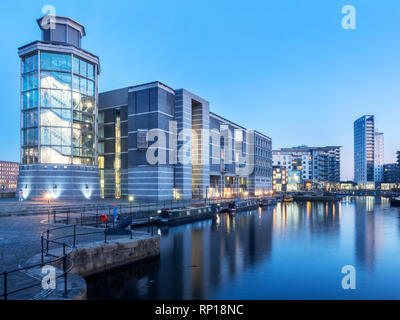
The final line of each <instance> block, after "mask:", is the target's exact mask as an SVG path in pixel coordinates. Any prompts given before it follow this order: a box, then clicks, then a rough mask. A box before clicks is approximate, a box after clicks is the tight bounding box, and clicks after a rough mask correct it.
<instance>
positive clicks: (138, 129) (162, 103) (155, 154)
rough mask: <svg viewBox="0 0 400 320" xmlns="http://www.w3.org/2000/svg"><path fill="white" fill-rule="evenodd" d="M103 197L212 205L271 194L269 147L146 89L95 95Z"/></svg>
mask: <svg viewBox="0 0 400 320" xmlns="http://www.w3.org/2000/svg"><path fill="white" fill-rule="evenodd" d="M98 150H99V170H100V185H101V194H102V196H103V197H117V198H119V197H133V198H135V199H143V200H153V201H154V200H170V199H192V198H201V199H203V198H212V197H223V196H234V195H238V196H239V195H241V194H243V195H246V194H256V193H257V194H258V193H261V192H265V191H270V190H272V165H271V139H270V138H269V137H267V136H265V135H263V134H261V133H259V132H257V131H254V130H248V129H245V128H243V127H241V126H239V125H237V124H235V123H233V122H231V121H229V120H227V119H225V118H222V117H220V116H218V115H216V114H214V113H212V112H210V105H209V102H208V101H206V100H205V99H203V98H201V97H199V96H197V95H195V94H193V93H191V92H189V91H187V90H185V89H178V90H174V89H173V88H171V87H169V86H167V85H165V84H162V83H160V82H152V83H147V84H142V85H137V86H132V87H127V88H122V89H117V90H113V91H109V92H104V93H100V95H99V146H98Z"/></svg>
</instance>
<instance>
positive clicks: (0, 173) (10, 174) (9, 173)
mask: <svg viewBox="0 0 400 320" xmlns="http://www.w3.org/2000/svg"><path fill="white" fill-rule="evenodd" d="M18 171H19V163H18V162H9V161H0V192H15V191H16V190H17V183H18Z"/></svg>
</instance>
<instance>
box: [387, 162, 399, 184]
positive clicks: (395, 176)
mask: <svg viewBox="0 0 400 320" xmlns="http://www.w3.org/2000/svg"><path fill="white" fill-rule="evenodd" d="M383 182H384V183H399V182H400V168H399V165H398V164H397V163H387V164H385V165H383Z"/></svg>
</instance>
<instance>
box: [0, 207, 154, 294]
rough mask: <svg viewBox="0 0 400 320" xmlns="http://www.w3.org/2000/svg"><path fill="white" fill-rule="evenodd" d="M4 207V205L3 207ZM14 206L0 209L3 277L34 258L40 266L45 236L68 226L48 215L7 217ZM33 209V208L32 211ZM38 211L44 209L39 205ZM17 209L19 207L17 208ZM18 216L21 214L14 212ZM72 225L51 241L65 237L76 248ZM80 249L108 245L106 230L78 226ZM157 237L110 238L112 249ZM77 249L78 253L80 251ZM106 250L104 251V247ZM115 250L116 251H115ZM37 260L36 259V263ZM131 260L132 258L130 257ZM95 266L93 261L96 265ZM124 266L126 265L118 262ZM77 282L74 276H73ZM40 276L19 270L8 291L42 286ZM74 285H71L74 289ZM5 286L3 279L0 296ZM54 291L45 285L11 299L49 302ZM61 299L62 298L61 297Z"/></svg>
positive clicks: (138, 233)
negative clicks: (122, 244)
mask: <svg viewBox="0 0 400 320" xmlns="http://www.w3.org/2000/svg"><path fill="white" fill-rule="evenodd" d="M3 204H4V206H3ZM12 204H14V205H15V204H17V205H18V204H19V203H18V202H15V201H1V202H0V208H1V210H2V213H3V215H0V274H2V273H3V272H5V271H10V270H14V269H17V268H19V267H25V266H27V265H32V264H34V262H35V261H34V260H35V259H33V257H35V256H36V263H37V262H38V261H37V260H38V257H40V255H41V248H42V244H41V235H42V234H43V233H46V230H48V229H51V228H54V227H60V226H64V225H63V224H59V223H57V224H56V225H54V224H53V223H49V222H48V221H47V219H48V215H47V214H38V213H36V214H35V213H31V214H29V215H28V214H26V213H23V214H15V215H7V214H4V213H6V212H7V211H8V210H5V208H6V207H7V208H10V209H11V208H12ZM35 205H36V204H35V203H22V204H21V205H20V206H18V207H17V206H15V207H17V208H16V209H21V208H24V207H25V206H26V207H31V208H32V207H34V206H35ZM26 207H25V208H26ZM31 208H30V209H31ZM37 208H38V209H39V208H40V206H39V205H38V207H37ZM14 209H15V208H14ZM14 212H15V213H17V212H21V211H17V210H14ZM71 232H72V226H71V227H67V228H61V229H57V230H55V231H52V232H51V234H50V237H49V238H50V239H53V238H63V237H65V238H64V239H62V241H63V242H65V243H66V244H67V245H70V246H72V242H73V237H72V236H71ZM76 234H77V235H78V236H77V237H76V250H78V251H79V250H80V249H82V248H96V247H102V246H104V228H95V227H93V226H80V225H77V226H76ZM150 238H153V237H152V236H151V235H149V234H147V233H146V232H143V231H134V232H133V234H132V239H131V237H130V235H126V234H125V235H107V244H108V247H110V246H112V244H113V243H126V242H131V243H135V241H139V240H143V239H150ZM76 250H75V251H76ZM102 250H104V248H102ZM114 250H115V249H114ZM32 259H33V260H32ZM128 259H129V258H128ZM92 263H93V262H92ZM109 263H110V262H109V261H106V262H104V265H106V264H109ZM118 263H122V262H118ZM0 278H1V276H0ZM70 279H74V276H72V277H70ZM40 280H41V278H40V273H39V277H38V271H37V270H36V273H35V274H34V272H30V271H26V270H24V271H19V272H17V273H13V274H12V275H10V276H9V277H8V285H7V287H8V288H7V289H8V291H12V290H15V289H18V288H19V287H23V286H29V285H31V284H34V283H40ZM73 282H75V283H77V282H78V283H79V279H78V280H77V279H76V277H75V280H73ZM70 285H71V284H69V286H70ZM3 290H4V283H3V279H1V281H0V294H2V293H3ZM51 294H52V292H48V291H47V292H44V290H42V289H41V286H37V287H35V288H32V289H29V290H24V291H23V292H20V293H17V294H15V295H12V296H10V297H9V299H35V298H37V299H45V298H51ZM58 298H59V297H58Z"/></svg>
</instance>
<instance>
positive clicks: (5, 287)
mask: <svg viewBox="0 0 400 320" xmlns="http://www.w3.org/2000/svg"><path fill="white" fill-rule="evenodd" d="M46 234H47V235H48V234H49V233H48V230H47V231H46ZM45 243H46V244H45ZM50 243H51V244H54V245H60V246H61V247H62V254H61V255H53V254H51V253H50V252H49V244H50ZM45 247H46V248H47V251H46V250H45ZM67 248H69V249H72V247H71V246H69V245H68V244H66V243H65V242H59V241H57V240H53V239H49V237H46V238H45V237H44V236H43V234H42V235H41V249H40V252H41V259H40V263H37V264H33V265H30V266H25V267H20V268H16V269H13V270H9V271H4V272H3V273H1V274H0V275H1V276H2V277H3V279H2V280H3V293H1V294H0V299H1V298H3V299H4V300H8V297H9V296H10V295H13V294H16V293H19V292H22V291H25V290H28V289H32V288H34V287H37V286H40V285H42V281H41V280H37V279H36V280H37V281H38V283H33V284H29V285H23V286H20V287H19V288H16V289H13V290H9V289H8V287H9V286H8V280H9V278H10V275H13V274H15V273H17V272H25V271H28V270H32V269H34V268H39V267H44V266H45V265H56V264H57V263H58V262H60V261H61V263H62V272H61V274H59V275H56V279H58V278H60V277H63V278H64V294H65V295H68V285H67V284H68V273H69V272H70V271H71V270H72V268H73V261H72V260H71V259H70V258H69V257H68V254H69V252H67ZM45 251H46V253H45ZM45 255H46V256H50V257H52V258H51V259H50V260H45ZM68 262H69V267H68Z"/></svg>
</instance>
